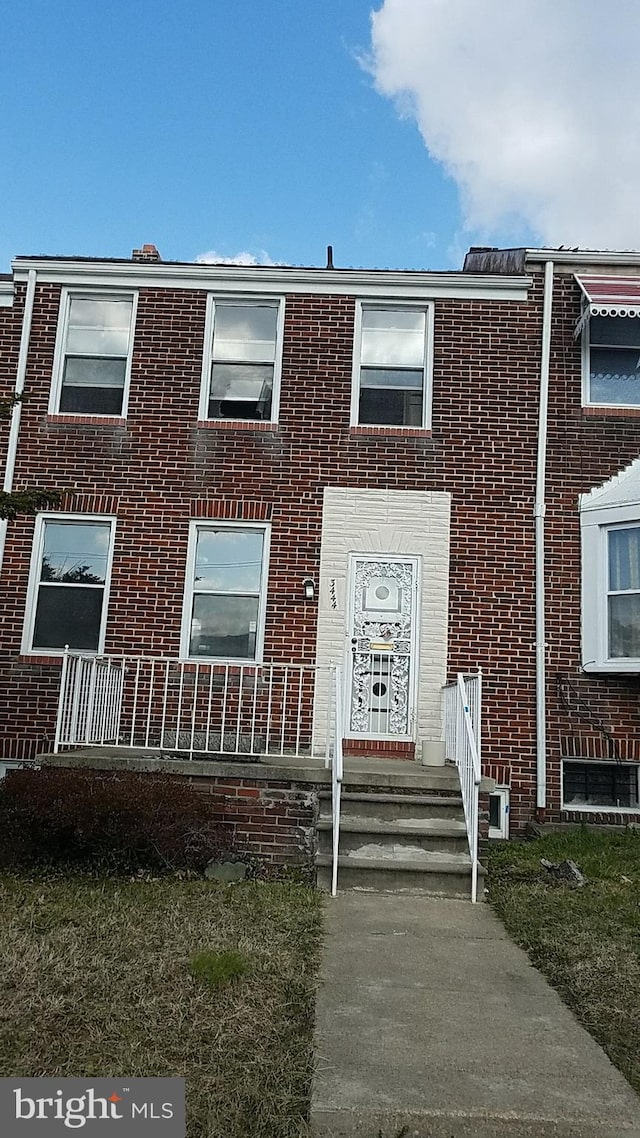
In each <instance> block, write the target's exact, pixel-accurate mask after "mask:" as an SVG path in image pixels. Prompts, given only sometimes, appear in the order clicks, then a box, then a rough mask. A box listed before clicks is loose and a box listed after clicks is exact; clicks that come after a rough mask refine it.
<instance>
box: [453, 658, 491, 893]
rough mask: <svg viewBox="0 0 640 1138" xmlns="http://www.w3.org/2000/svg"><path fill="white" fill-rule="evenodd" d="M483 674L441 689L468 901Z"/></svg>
mask: <svg viewBox="0 0 640 1138" xmlns="http://www.w3.org/2000/svg"><path fill="white" fill-rule="evenodd" d="M481 713H482V672H481V671H480V670H478V672H477V674H476V675H473V676H464V675H463V674H462V673H461V672H459V673H458V676H457V678H456V682H455V683H453V684H447V685H446V687H445V688H444V725H445V751H446V757H447V758H448V759H450V760H451V761H453V762H455V764H456V766H457V768H458V774H459V777H460V791H461V794H462V804H463V807H464V818H465V824H466V828H467V839H468V842H469V855H470V858H471V900H472V901H473V902H475V901H477V899H478V802H479V791H480V781H481V777H482V764H481V750H480V739H481Z"/></svg>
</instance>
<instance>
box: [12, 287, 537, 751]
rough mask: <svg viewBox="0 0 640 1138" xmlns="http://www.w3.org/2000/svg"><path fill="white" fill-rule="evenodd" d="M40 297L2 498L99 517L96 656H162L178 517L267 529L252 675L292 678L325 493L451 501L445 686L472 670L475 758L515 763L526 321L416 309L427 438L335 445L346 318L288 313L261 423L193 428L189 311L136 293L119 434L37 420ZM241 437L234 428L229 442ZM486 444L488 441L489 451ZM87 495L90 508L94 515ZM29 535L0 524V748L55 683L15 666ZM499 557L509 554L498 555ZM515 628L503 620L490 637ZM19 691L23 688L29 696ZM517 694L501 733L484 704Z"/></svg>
mask: <svg viewBox="0 0 640 1138" xmlns="http://www.w3.org/2000/svg"><path fill="white" fill-rule="evenodd" d="M58 306H59V289H58V288H57V287H54V286H46V285H40V286H39V287H38V290H37V294H36V303H35V308H34V317H33V330H32V345H31V351H30V356H29V365H28V374H27V387H28V390H29V402H28V403H27V404H25V413H24V418H23V428H22V432H21V441H20V450H19V456H18V466H17V470H16V482H17V484H18V485H24V484H27V483H28V482H30V481H32V480H33V478H34V475H35V472H36V471H46V473H47V480H48V481H50V482H52V483H53V484H54V485H58V486H63V487H65V488H69V490H70V493H69V495H68V496H67V498H66V501H65V505H66V508H68V509H70V510H78V511H80V512H83V511H84V512H88V511H89V510H92V509H96V510H101V509H102V510H104V511H105V512H108V511H113V512H114V513H116V514H117V517H118V527H117V535H116V549H115V560H114V569H113V575H112V584H111V598H110V606H109V625H108V633H107V642H106V650H107V651H112V652H121V651H130V652H141V651H144V652H150V653H157V654H170V655H176V654H177V653H178V650H179V631H180V618H181V608H182V599H183V590H184V566H185V556H186V547H187V536H188V523H189V519H190V518H192V517H212V516H225V517H229V516H231V517H236V516H237V517H244V518H247V519H255V518H256V517H261V518H267V519H269V520H270V521H271V524H272V540H271V556H270V572H269V594H268V604H267V622H266V637H265V658H266V659H272V660H275V661H277V660H283V661H284V660H290V659H294V660H299V661H312V660H313V659H314V651H315V643H314V642H315V626H316V608H315V605H313V604H308V603H305V602H304V600H303V598H302V595H301V594H302V581H303V579H304V578H305V577H307V576H312V577H314V578H316V579H317V573H318V565H319V553H320V525H321V511H322V494H323V489H324V487H325V485H354V486H369V487H371V486H373V487H393V488H397V489H420V490H423V489H433V490H448V491H451V492H452V493H453V496H454V502H453V523H452V575H451V599H452V604H451V611H452V621H451V635H450V664H451V671H452V672H454V671H456V670H457V669H458V668H464V669H468V668H471V667H475V666H476V665H477V664H481V665H482V666H483V667H484V668H485V671H486V684H485V688H486V692H487V706H488V722H487V733H486V740H485V751H486V754H487V757H493V758H496V759H499V758H500V757H501V756H502V754H503V753H504V751H505V749H506V750H507V751H508V752H509V756H510V760H511V761H512V762H515V759H514V756H513V754H512V752H513V750H514V746H515V745H516V744H517V746H518V748H519V752H520V760H519V761H520V764H521V766H522V767H523V768H527V767H530V764H531V756H532V738H533V735H532V732H533V727H532V721H531V706H532V704H533V694H532V691H533V689H532V687H531V685H532V679H531V676H530V675H529V677H528V679H527V680H526V681H525V683H524V686H523V681H524V680H525V676H526V675H527V674H528V672H530V669H531V664H532V660H533V642H532V620H533V615H532V614H533V603H532V550H533V546H532V530H531V526H530V521H529V514H530V503H531V498H532V493H533V469H534V456H535V432H536V413H535V408H536V392H537V365H536V352H537V349H538V344H539V335H540V316H539V312H538V311H537V310H536V307H535V305H534V304H529V305H525V304H521V303H520V304H519V303H516V302H504V301H502V302H493V303H491V302H481V301H455V300H443V301H437V302H436V321H435V361H434V372H435V381H434V399H433V431H432V437H430V438H429V437H426V438H425V437H423V436H415V435H414V436H408V437H403V436H401V435H400V436H399V435H397V434H394V435H389V436H387V435H378V434H376V435H353V434H352V433H351V432H350V430H349V407H350V392H351V363H352V345H353V324H354V311H355V301H354V299H352V298H349V297H346V298H345V297H340V296H288V297H287V300H286V321H285V343H284V357H283V371H282V394H281V410H280V423H279V425H278V428H277V430H275V431H273V432H271V431H270V432H261V431H253V430H250V429H243V430H242V431H236V430H233V429H231V430H230V429H216V428H209V429H204V428H198V427H197V425H196V423H197V413H198V396H199V389H200V376H201V366H202V351H203V336H204V316H205V294H204V292H188V291H186V292H182V291H181V292H175V293H174V292H168V291H164V290H157V289H153V290H151V289H148V290H142V291H141V293H140V297H139V305H138V317H137V322H136V339H135V349H134V357H133V367H132V382H131V395H130V403H129V415H128V420H127V422H126V424H125V425H120V426H111V425H106V424H98V425H95V424H89V423H86V422H85V423H82V422H79V423H69V422H68V421H62V422H60V421H51V420H50V419H49V418H48V416H47V402H48V395H49V385H50V380H51V370H52V364H53V351H54V344H55V333H56V324H57V315H58ZM244 427H245V428H246V427H247V425H246V424H245V425H244ZM499 430H500V432H501V436H502V441H500V439H499V437H498V431H499ZM96 489H99V490H100V491H101V492H102V494H107V495H108V496H109V500H108V502H104V501H103V502H101V503H98V502H96V501H95V500H93V497H92V496H93V495H94V493H95V491H96ZM32 531H33V520H32V519H20V520H19V521H17V522H15V523H13V524H12V527H11V536H10V541H9V543H8V547H7V559H6V563H5V577H4V580H5V587H7V588H8V589H9V590H10V594H11V596H12V604H11V605H10V606H8V607H7V609H6V611H5V612H4V614H3V615H2V618H0V619H1V620H2V624H1V627H0V642H1V643H2V647H3V653H4V664H3V675H2V676H0V681H1V682H4V683H5V684H6V686H7V690H8V692H9V695H8V698H9V703H10V706H11V726H10V729H9V733H12V734H16V733H17V734H19V735H20V734H22V735H24V734H27V735H30V734H34V733H36V734H40V735H47V734H48V733H50V731H51V722H52V711H53V707H54V704H55V688H56V683H57V675H58V671H59V665H58V664H56V663H52V664H51V665H47V664H45V663H41V664H39V665H37V666H36V665H33V664H30V663H28V662H26V661H24V662H23V661H21V662H19V663H18V662H17V659H16V657H17V653H18V652H19V642H20V635H21V630H22V623H23V618H24V606H25V595H26V585H27V578H28V565H29V555H30V549H31V537H32ZM518 543H519V551H518V556H517V557H516V558H514V546H515V545H516V544H518ZM516 609H517V611H518V620H517V621H513V620H510V618H511V616H512V614H513V613H514V612H515V611H516ZM34 679H35V680H36V685H37V686H34V683H33V682H32V681H33V680H34ZM516 681H518V682H519V685H520V686H519V690H520V694H519V702H520V703H521V704H522V707H521V710H520V711H519V718H518V722H517V723H516V722H515V721H514V719H513V714H512V712H513V705H512V710H511V712H508V713H507V712H505V711H504V710H503V708H504V701H503V694H502V693H503V689H509V688H512V687H513V684H514V683H515V682H516Z"/></svg>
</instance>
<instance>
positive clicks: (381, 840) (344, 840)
mask: <svg viewBox="0 0 640 1138" xmlns="http://www.w3.org/2000/svg"><path fill="white" fill-rule="evenodd" d="M372 845H374V846H380V847H390V846H403V847H406V848H410V849H416V848H417V849H421V850H431V851H434V852H436V853H443V854H454V853H462V854H464V853H468V852H469V843H468V841H467V836H466V834H460V835H459V836H456V837H446V836H444V835H442V834H413V833H407V834H378V833H375V834H366V833H362V832H360V833H349V831H348V830H341V831H340V853H341V854H346V853H351V852H355V851H356V850H360V849H361V848H362V847H363V846H372ZM331 849H332V837H331V831H330V830H319V831H318V850H319V852H320V853H331ZM398 856H400V857H401V856H402V855H401V854H399V855H398Z"/></svg>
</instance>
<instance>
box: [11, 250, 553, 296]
mask: <svg viewBox="0 0 640 1138" xmlns="http://www.w3.org/2000/svg"><path fill="white" fill-rule="evenodd" d="M12 269H13V272H14V279H15V280H17V281H23V280H26V278H27V275H28V273H29V271H30V270H35V271H36V272H37V275H38V278H39V279H40V280H43V281H46V282H48V283H55V284H67V285H74V284H79V285H80V286H82V285H83V284H84V285H87V286H97V287H100V286H102V287H104V286H111V287H113V286H116V287H125V288H126V287H129V288H131V287H137V288H144V287H150V286H151V287H158V286H161V287H169V286H171V287H174V288H184V289H187V288H188V289H203V288H204V289H208V290H209V291H212V290H214V289H219V290H220V291H223V292H230V291H240V292H261V293H264V292H265V291H269V290H270V291H274V292H283V291H286V292H301V293H330V294H334V295H336V294H337V295H343V296H344V295H350V296H352V295H358V296H380V297H387V298H393V297H397V298H398V299H411V298H414V299H416V300H421V299H429V298H432V297H451V298H456V297H459V298H462V299H471V300H473V299H479V300H493V299H498V300H499V299H509V300H526V299H527V295H528V288H529V286H530V285H531V279H530V278H529V277H528V276H525V275H523V274H518V275H513V276H512V275H507V274H504V273H503V274H486V273H464V272H461V271H455V272H444V273H443V272H429V271H427V270H424V271H417V270H398V269H320V268H300V267H295V266H285V265H208V264H207V265H203V264H197V263H196V264H194V263H192V262H186V263H185V262H177V261H169V262H163V261H160V262H152V263H141V262H139V261H124V260H123V261H113V260H99V259H97V258H96V259H87V260H76V259H65V258H60V259H57V258H48V257H18V258H16V259H15V260H14V261H13V262H12Z"/></svg>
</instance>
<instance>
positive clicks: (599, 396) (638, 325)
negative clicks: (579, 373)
mask: <svg viewBox="0 0 640 1138" xmlns="http://www.w3.org/2000/svg"><path fill="white" fill-rule="evenodd" d="M582 360H583V380H584V402H585V403H586V404H588V405H595V406H598V405H600V406H603V407H615V406H621V407H638V406H640V318H639V317H632V316H592V317H591V318H590V320H588V321H587V323H586V325H585V328H584V332H583V355H582Z"/></svg>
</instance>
